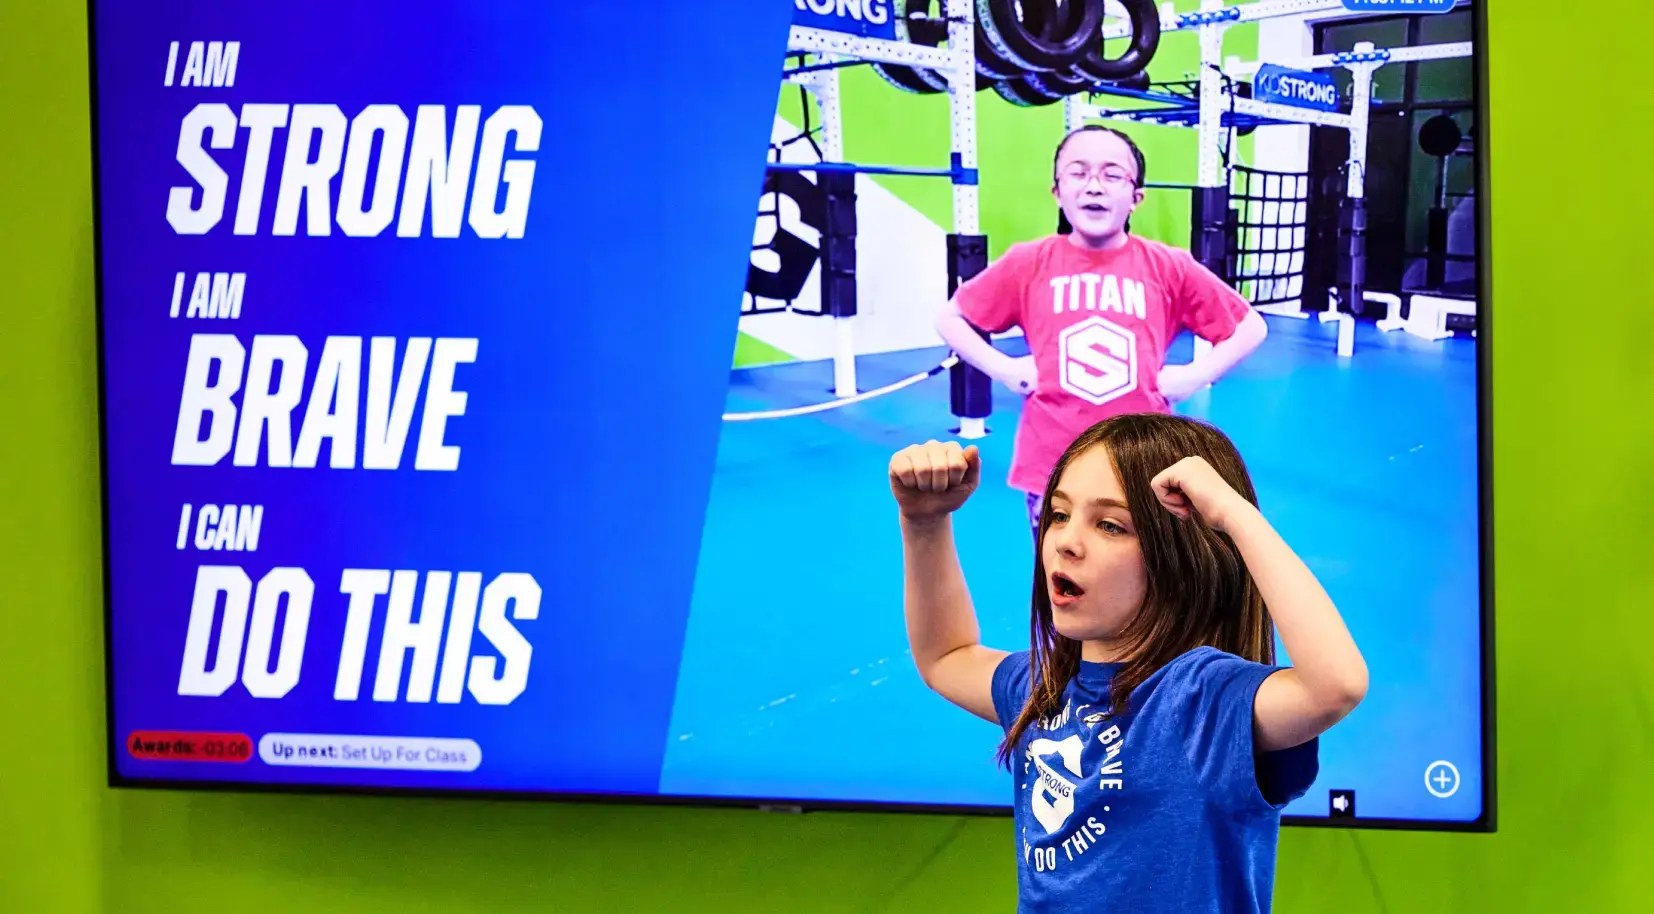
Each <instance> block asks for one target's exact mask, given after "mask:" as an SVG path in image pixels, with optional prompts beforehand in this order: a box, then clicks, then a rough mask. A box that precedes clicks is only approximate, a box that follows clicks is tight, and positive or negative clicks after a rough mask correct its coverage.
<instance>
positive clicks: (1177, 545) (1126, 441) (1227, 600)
mask: <svg viewBox="0 0 1654 914" xmlns="http://www.w3.org/2000/svg"><path fill="white" fill-rule="evenodd" d="M1094 447H1102V448H1106V449H1107V451H1108V456H1109V462H1110V463H1111V464H1112V465H1113V467H1114V472H1115V474H1116V475H1117V476H1118V477H1119V479H1120V485H1121V488H1122V489H1123V490H1124V491H1125V495H1126V503H1127V505H1129V508H1130V512H1131V523H1132V526H1133V527H1134V528H1135V530H1136V534H1137V540H1138V543H1139V545H1140V546H1141V548H1142V552H1143V569H1144V571H1145V576H1146V578H1147V587H1146V589H1145V591H1144V594H1143V605H1142V608H1141V610H1140V611H1139V612H1138V613H1137V615H1136V617H1135V618H1133V619H1132V621H1131V622H1130V623H1128V624H1127V626H1126V629H1125V631H1124V632H1123V633H1122V636H1123V639H1122V645H1123V649H1122V651H1121V657H1122V666H1121V667H1120V669H1119V671H1118V672H1117V673H1116V674H1115V675H1114V677H1113V679H1112V681H1111V685H1110V693H1111V697H1110V704H1111V708H1110V711H1109V714H1110V715H1111V716H1118V715H1121V714H1124V713H1125V712H1126V710H1127V709H1128V707H1129V703H1130V701H1131V694H1132V691H1133V690H1135V689H1136V688H1137V687H1138V686H1140V685H1142V684H1143V682H1144V681H1145V680H1147V679H1148V678H1149V677H1150V676H1152V675H1154V673H1155V671H1157V670H1159V669H1160V668H1161V667H1163V666H1165V665H1166V664H1167V663H1169V662H1171V661H1172V660H1173V659H1174V658H1176V657H1178V656H1179V655H1181V654H1183V653H1185V652H1187V651H1190V650H1193V649H1194V648H1197V647H1202V646H1208V647H1214V648H1217V649H1218V650H1221V651H1226V652H1228V653H1231V654H1235V655H1236V656H1239V657H1242V658H1245V659H1247V660H1251V661H1254V662H1257V663H1267V664H1273V663H1274V662H1275V630H1274V625H1273V623H1272V622H1271V621H1270V619H1269V611H1268V609H1267V608H1266V607H1265V606H1264V602H1263V597H1262V596H1261V595H1260V594H1259V593H1258V587H1257V584H1256V583H1254V582H1253V580H1252V575H1251V574H1250V573H1249V572H1248V571H1247V569H1246V563H1245V562H1244V561H1242V559H1241V555H1240V551H1239V550H1238V549H1237V548H1235V543H1234V541H1233V540H1231V539H1230V538H1229V537H1228V536H1226V535H1224V534H1222V533H1218V532H1216V531H1214V530H1213V529H1212V528H1211V527H1209V526H1207V524H1206V522H1205V521H1204V520H1202V519H1201V518H1200V517H1199V516H1198V515H1197V514H1193V513H1191V515H1190V517H1188V518H1186V519H1185V518H1180V517H1177V516H1176V515H1174V514H1172V513H1171V512H1170V511H1168V510H1166V508H1165V507H1164V506H1162V505H1161V504H1160V502H1159V499H1158V498H1157V497H1156V496H1155V494H1154V491H1153V488H1152V486H1151V483H1152V481H1153V480H1154V477H1155V476H1156V475H1158V474H1159V473H1160V472H1161V471H1162V470H1165V469H1166V468H1167V467H1170V466H1171V465H1172V464H1174V463H1176V462H1178V461H1179V460H1181V459H1183V458H1185V457H1202V458H1204V459H1205V460H1206V462H1207V463H1209V464H1211V465H1212V467H1213V469H1215V470H1217V472H1218V475H1220V476H1222V477H1223V479H1224V481H1225V482H1227V483H1229V485H1230V486H1232V487H1233V488H1234V490H1235V491H1236V492H1238V493H1239V494H1240V495H1241V496H1242V497H1243V498H1245V499H1246V500H1247V501H1249V502H1251V503H1252V504H1254V505H1256V504H1257V502H1258V497H1257V493H1256V492H1255V491H1254V490H1253V487H1252V479H1251V477H1250V476H1249V475H1248V474H1247V472H1246V464H1245V463H1244V462H1242V460H1241V456H1240V452H1239V451H1237V450H1236V449H1235V445H1234V443H1233V442H1231V441H1230V440H1229V438H1228V437H1227V436H1226V435H1224V434H1223V433H1222V432H1220V431H1218V430H1217V429H1215V428H1213V427H1212V426H1210V425H1207V424H1206V423H1203V422H1198V421H1195V420H1193V419H1186V418H1183V417H1181V416H1174V415H1163V414H1160V413H1133V414H1129V415H1124V416H1117V417H1115V418H1112V419H1105V420H1104V421H1102V422H1099V423H1097V424H1096V425H1094V426H1092V427H1091V428H1090V429H1088V430H1086V432H1085V433H1084V434H1082V435H1080V437H1079V438H1077V439H1075V441H1074V443H1073V444H1071V445H1069V446H1068V450H1067V451H1065V452H1064V453H1063V455H1062V458H1061V459H1060V460H1058V461H1057V465H1056V468H1055V469H1053V470H1052V472H1051V478H1050V480H1049V481H1048V482H1047V483H1046V485H1045V500H1044V503H1043V505H1042V506H1041V508H1040V519H1039V537H1038V541H1037V543H1036V544H1035V550H1034V600H1033V612H1032V619H1031V621H1030V642H1031V650H1032V653H1033V658H1032V659H1033V669H1032V684H1031V688H1030V690H1029V695H1028V701H1027V703H1026V704H1025V705H1023V708H1022V713H1021V714H1020V715H1018V717H1017V719H1016V722H1015V723H1013V724H1012V725H1011V727H1010V729H1009V731H1008V732H1007V733H1006V735H1005V741H1004V742H1003V743H1001V744H1000V747H999V760H1000V762H1001V763H1002V764H1005V765H1009V764H1010V763H1011V758H1012V754H1013V753H1014V752H1015V750H1016V747H1017V746H1018V745H1019V744H1020V742H1021V740H1022V737H1023V735H1024V734H1025V733H1026V732H1027V730H1028V728H1029V726H1031V725H1032V724H1033V722H1034V721H1036V720H1040V719H1043V718H1050V717H1054V716H1056V714H1057V713H1058V712H1059V711H1060V710H1061V709H1062V696H1063V691H1064V690H1065V689H1066V688H1067V687H1068V683H1069V682H1070V681H1071V680H1073V678H1074V676H1075V675H1076V674H1077V673H1078V672H1079V670H1080V642H1078V641H1074V640H1071V639H1069V638H1065V637H1063V636H1062V635H1061V634H1059V633H1058V632H1057V629H1056V627H1055V625H1054V624H1053V623H1052V620H1051V595H1050V591H1049V590H1048V589H1047V584H1046V579H1045V578H1046V575H1045V559H1044V545H1045V535H1046V531H1047V530H1049V529H1050V527H1051V495H1052V493H1053V492H1055V491H1056V489H1057V485H1058V483H1059V482H1060V481H1061V480H1062V475H1063V471H1064V470H1066V469H1067V468H1068V466H1069V464H1071V463H1073V461H1074V459H1075V458H1077V457H1078V456H1079V455H1081V454H1083V453H1085V452H1086V451H1089V450H1091V449H1092V448H1094Z"/></svg>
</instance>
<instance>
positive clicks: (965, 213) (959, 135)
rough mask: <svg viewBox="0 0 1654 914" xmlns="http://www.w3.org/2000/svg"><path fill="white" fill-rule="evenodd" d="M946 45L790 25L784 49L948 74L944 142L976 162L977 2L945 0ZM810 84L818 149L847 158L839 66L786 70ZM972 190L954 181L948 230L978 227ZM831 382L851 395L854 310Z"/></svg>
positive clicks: (962, 162)
mask: <svg viewBox="0 0 1654 914" xmlns="http://www.w3.org/2000/svg"><path fill="white" fill-rule="evenodd" d="M945 8H946V10H947V17H948V46H947V47H946V48H927V47H922V46H920V45H915V44H911V43H909V42H906V41H891V40H888V39H882V38H863V37H860V36H858V35H850V34H846V33H843V32H834V31H829V30H826V29H818V28H810V27H807V26H796V25H795V26H793V27H792V30H791V32H790V33H789V34H788V36H787V51H788V53H792V54H797V53H809V54H815V55H817V56H819V57H820V58H821V61H822V62H823V63H827V62H839V61H846V60H862V61H867V62H870V63H889V64H899V65H903V66H909V67H919V68H922V69H927V70H934V71H936V72H937V73H940V74H941V75H943V76H944V77H946V78H947V81H948V123H949V132H950V134H951V137H950V142H949V147H950V149H951V151H952V153H953V154H954V155H956V156H958V157H959V167H960V168H962V169H964V170H966V171H975V169H976V5H975V3H974V2H972V0H946V3H945ZM791 81H793V82H796V83H798V84H799V85H802V86H804V87H805V88H806V89H808V90H809V91H810V92H812V93H813V94H814V95H815V97H816V99H817V101H818V103H819V104H820V106H821V116H822V144H821V145H822V155H823V156H824V158H825V160H826V161H829V162H842V161H843V160H844V125H843V112H842V109H841V108H840V104H839V91H838V70H836V69H828V70H816V71H812V72H809V73H802V74H798V75H796V76H794V77H791ZM978 218H979V217H978V209H977V192H976V185H974V184H961V183H958V182H957V181H956V182H955V183H954V185H953V231H954V233H955V234H959V235H975V234H977V233H978V231H979V228H978ZM833 322H834V324H835V325H836V326H835V327H834V349H833V388H834V395H835V396H838V397H853V396H856V349H855V335H854V331H853V326H852V325H853V323H854V318H834V321H833ZM960 424H961V427H960V435H959V436H960V437H961V438H981V437H983V436H984V435H986V434H987V429H986V422H985V421H984V420H982V419H961V420H960Z"/></svg>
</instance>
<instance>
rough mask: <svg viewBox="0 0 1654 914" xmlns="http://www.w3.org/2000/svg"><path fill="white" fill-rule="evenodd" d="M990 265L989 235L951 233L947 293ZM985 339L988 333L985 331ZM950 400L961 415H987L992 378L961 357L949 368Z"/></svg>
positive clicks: (991, 401) (991, 397) (992, 399)
mask: <svg viewBox="0 0 1654 914" xmlns="http://www.w3.org/2000/svg"><path fill="white" fill-rule="evenodd" d="M987 268H988V236H986V235H949V236H948V297H950V298H951V297H952V296H953V293H954V292H956V291H958V290H959V286H960V284H961V283H963V282H965V280H967V279H970V278H971V277H973V276H975V275H977V274H978V273H981V272H982V271H983V270H986V269H987ZM977 332H978V333H981V334H982V338H983V339H987V338H988V334H986V333H982V331H981V330H978V331H977ZM948 386H949V400H950V403H951V405H952V408H953V414H954V415H955V416H957V417H959V418H961V419H986V418H988V416H989V415H990V414H991V413H992V412H993V408H994V391H993V380H992V379H991V378H989V377H988V376H987V375H986V374H983V373H982V372H981V371H978V370H977V369H976V368H974V367H972V366H971V365H969V364H967V363H966V362H965V360H964V359H960V360H959V361H958V362H957V363H955V364H954V366H953V367H952V368H951V369H949V370H948Z"/></svg>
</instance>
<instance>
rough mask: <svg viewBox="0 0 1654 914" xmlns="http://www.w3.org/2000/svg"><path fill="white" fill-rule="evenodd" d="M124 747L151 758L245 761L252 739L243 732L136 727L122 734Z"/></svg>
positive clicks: (185, 760)
mask: <svg viewBox="0 0 1654 914" xmlns="http://www.w3.org/2000/svg"><path fill="white" fill-rule="evenodd" d="M126 751H127V752H129V753H131V754H132V757H133V758H135V759H143V760H144V761H151V762H245V761H247V760H248V759H250V758H252V757H253V741H252V739H251V738H250V737H248V736H247V735H246V734H245V733H184V732H179V731H175V730H138V731H135V732H134V733H132V735H130V736H128V737H127V738H126Z"/></svg>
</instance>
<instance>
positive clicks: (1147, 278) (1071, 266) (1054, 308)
mask: <svg viewBox="0 0 1654 914" xmlns="http://www.w3.org/2000/svg"><path fill="white" fill-rule="evenodd" d="M954 301H955V302H956V303H957V305H958V307H959V311H960V313H961V314H963V315H964V317H965V319H966V320H968V321H970V322H971V323H972V324H974V325H975V326H977V327H978V328H980V329H982V330H986V331H988V332H989V333H1001V332H1003V331H1006V330H1009V329H1011V328H1012V327H1021V328H1022V332H1023V335H1024V336H1025V337H1027V341H1028V348H1029V351H1030V352H1032V353H1033V354H1034V364H1035V366H1036V367H1037V368H1038V370H1039V390H1038V391H1036V392H1035V393H1034V394H1033V395H1032V396H1030V397H1029V398H1028V401H1027V403H1026V404H1024V406H1023V410H1022V422H1021V425H1020V426H1019V427H1018V428H1017V437H1016V450H1015V456H1014V457H1013V458H1012V461H1011V473H1010V478H1009V482H1010V485H1011V487H1012V488H1015V489H1020V490H1022V491H1024V492H1033V493H1039V494H1043V493H1044V491H1045V483H1046V480H1047V478H1048V477H1049V476H1050V475H1051V470H1052V468H1053V467H1055V466H1056V463H1057V459H1058V458H1060V457H1061V456H1062V452H1063V451H1065V450H1067V449H1068V446H1069V445H1070V444H1072V443H1073V441H1074V439H1075V438H1078V437H1079V436H1080V434H1081V433H1082V432H1084V431H1085V430H1086V429H1088V428H1090V427H1091V426H1092V425H1095V424H1096V423H1098V422H1100V421H1102V420H1104V419H1107V418H1109V417H1111V416H1117V415H1121V414H1124V413H1135V412H1166V411H1167V409H1168V404H1167V401H1166V398H1165V397H1164V396H1162V395H1161V394H1160V389H1159V385H1158V379H1159V375H1160V368H1161V366H1162V365H1163V364H1164V363H1165V359H1166V349H1167V347H1169V346H1170V345H1171V342H1172V340H1173V338H1175V337H1176V336H1177V333H1178V331H1179V330H1180V329H1181V328H1184V327H1187V328H1188V329H1189V330H1190V331H1192V332H1193V333H1195V334H1196V335H1197V336H1200V337H1202V338H1204V339H1207V340H1210V341H1211V342H1213V343H1221V342H1223V341H1224V340H1226V339H1228V338H1229V335H1230V334H1232V333H1234V332H1235V328H1236V327H1238V326H1240V323H1241V321H1242V320H1243V319H1245V317H1246V315H1247V314H1248V313H1249V312H1250V311H1251V306H1250V305H1249V304H1248V303H1247V301H1246V299H1244V298H1242V297H1241V296H1240V294H1239V293H1237V292H1236V291H1235V290H1234V289H1232V288H1230V287H1229V286H1228V285H1227V284H1226V283H1224V282H1223V280H1221V279H1219V278H1218V277H1217V276H1215V275H1214V274H1213V273H1212V272H1211V271H1210V270H1208V269H1206V268H1205V267H1204V266H1203V265H1201V264H1200V262H1198V261H1196V260H1195V259H1194V257H1193V256H1192V255H1190V254H1189V252H1188V251H1185V250H1182V249H1180V248H1174V247H1171V246H1170V245H1166V244H1161V243H1160V242H1158V241H1149V240H1147V239H1143V238H1139V237H1137V236H1136V235H1128V236H1126V243H1125V244H1124V245H1122V246H1120V247H1118V248H1115V249H1114V250H1111V251H1088V250H1085V249H1083V248H1079V247H1076V246H1075V245H1074V244H1073V243H1071V242H1070V241H1069V240H1068V236H1066V235H1052V236H1050V237H1048V238H1042V239H1040V240H1037V241H1026V242H1022V243H1019V244H1015V245H1012V246H1011V248H1010V250H1008V251H1006V252H1005V254H1004V255H1003V256H1001V257H1000V258H999V259H998V260H996V261H994V262H993V263H992V264H989V266H988V268H987V269H986V270H984V271H982V272H981V273H979V274H977V275H976V276H975V277H973V278H972V279H971V280H970V281H968V282H966V283H964V284H963V285H961V286H960V287H959V291H958V292H957V293H955V297H954Z"/></svg>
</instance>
